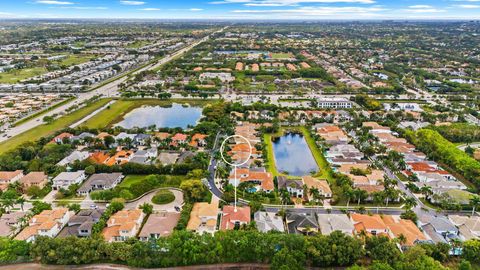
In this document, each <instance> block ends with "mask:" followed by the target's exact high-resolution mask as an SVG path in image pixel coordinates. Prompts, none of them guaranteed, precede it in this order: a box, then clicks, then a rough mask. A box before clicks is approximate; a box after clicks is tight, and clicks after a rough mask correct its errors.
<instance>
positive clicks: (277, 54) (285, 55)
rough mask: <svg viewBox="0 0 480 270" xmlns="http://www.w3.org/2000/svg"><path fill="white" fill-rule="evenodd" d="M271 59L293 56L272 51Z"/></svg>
mask: <svg viewBox="0 0 480 270" xmlns="http://www.w3.org/2000/svg"><path fill="white" fill-rule="evenodd" d="M271 56H272V59H286V58H293V57H294V56H293V55H292V54H290V53H272V54H271Z"/></svg>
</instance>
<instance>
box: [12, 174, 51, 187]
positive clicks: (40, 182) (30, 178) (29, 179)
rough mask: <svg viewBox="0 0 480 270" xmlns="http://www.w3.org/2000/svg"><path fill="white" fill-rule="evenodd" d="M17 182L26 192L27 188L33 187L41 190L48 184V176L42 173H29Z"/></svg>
mask: <svg viewBox="0 0 480 270" xmlns="http://www.w3.org/2000/svg"><path fill="white" fill-rule="evenodd" d="M19 181H20V183H21V184H22V186H23V189H24V190H27V189H28V188H30V187H33V186H36V187H39V188H41V189H42V188H44V187H45V186H46V185H47V183H48V175H46V174H45V173H44V172H30V173H29V174H27V175H25V176H24V177H22V178H21V179H20V180H19Z"/></svg>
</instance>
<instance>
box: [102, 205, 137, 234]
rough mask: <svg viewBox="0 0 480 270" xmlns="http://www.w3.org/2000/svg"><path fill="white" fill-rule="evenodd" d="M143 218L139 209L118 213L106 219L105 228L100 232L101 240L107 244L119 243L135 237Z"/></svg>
mask: <svg viewBox="0 0 480 270" xmlns="http://www.w3.org/2000/svg"><path fill="white" fill-rule="evenodd" d="M144 218H145V214H144V213H143V212H142V210H140V209H135V210H122V211H118V212H117V213H115V214H113V215H112V216H111V217H110V218H109V219H108V221H107V227H105V228H104V229H103V231H102V235H103V238H104V239H105V241H107V242H119V241H125V240H127V239H128V238H131V237H135V235H136V234H137V232H138V231H139V230H140V227H141V226H142V222H143V219H144Z"/></svg>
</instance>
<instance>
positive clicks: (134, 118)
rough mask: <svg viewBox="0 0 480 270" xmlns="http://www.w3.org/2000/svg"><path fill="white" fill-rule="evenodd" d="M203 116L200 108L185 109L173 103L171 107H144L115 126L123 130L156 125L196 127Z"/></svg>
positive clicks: (131, 113)
mask: <svg viewBox="0 0 480 270" xmlns="http://www.w3.org/2000/svg"><path fill="white" fill-rule="evenodd" d="M201 116H202V108H200V107H183V106H182V105H180V104H176V103H173V104H172V106H170V107H162V106H143V107H140V108H137V109H134V110H133V111H131V112H129V113H128V114H126V115H125V117H124V119H123V120H122V121H121V122H119V123H117V124H115V126H121V127H123V128H134V127H139V128H144V127H149V126H151V125H155V126H156V127H157V128H162V127H167V128H175V127H180V128H184V129H185V128H187V126H188V125H191V126H194V125H195V124H196V123H197V121H198V120H199V119H200V117H201Z"/></svg>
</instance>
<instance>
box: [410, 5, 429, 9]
mask: <svg viewBox="0 0 480 270" xmlns="http://www.w3.org/2000/svg"><path fill="white" fill-rule="evenodd" d="M409 8H413V9H421V8H433V7H432V6H429V5H413V6H409Z"/></svg>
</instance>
